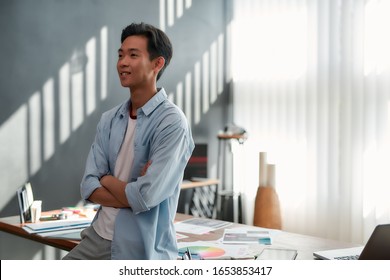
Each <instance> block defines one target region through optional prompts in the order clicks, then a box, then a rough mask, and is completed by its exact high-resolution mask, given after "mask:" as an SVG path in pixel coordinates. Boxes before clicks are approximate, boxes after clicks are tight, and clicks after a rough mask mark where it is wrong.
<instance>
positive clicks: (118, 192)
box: [100, 175, 130, 207]
mask: <svg viewBox="0 0 390 280" xmlns="http://www.w3.org/2000/svg"><path fill="white" fill-rule="evenodd" d="M100 184H101V185H102V186H103V187H104V188H105V189H107V190H108V192H110V193H111V194H112V196H113V197H115V198H116V199H117V200H118V201H119V202H120V203H121V204H123V205H125V207H130V205H129V202H128V201H127V197H126V192H125V188H126V182H123V181H121V180H119V179H117V178H115V177H114V176H112V175H106V176H104V177H102V178H101V179H100Z"/></svg>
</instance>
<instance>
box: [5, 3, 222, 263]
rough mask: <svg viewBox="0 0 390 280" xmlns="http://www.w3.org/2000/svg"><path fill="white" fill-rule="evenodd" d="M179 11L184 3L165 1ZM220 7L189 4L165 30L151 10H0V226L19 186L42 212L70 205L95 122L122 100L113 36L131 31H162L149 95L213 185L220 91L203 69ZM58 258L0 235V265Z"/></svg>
mask: <svg viewBox="0 0 390 280" xmlns="http://www.w3.org/2000/svg"><path fill="white" fill-rule="evenodd" d="M180 2H183V3H185V1H174V3H180ZM163 3H165V5H166V4H167V1H163ZM226 5H227V4H226V2H225V1H224V0H214V1H208V0H193V1H192V5H191V6H190V7H185V6H184V7H183V13H182V15H179V16H178V15H174V16H173V17H172V18H173V20H174V24H173V25H170V24H169V21H168V16H169V15H170V13H169V9H167V7H166V6H165V7H164V6H163V7H164V8H163V9H162V11H165V13H163V14H165V18H164V19H160V15H161V14H162V13H161V11H160V1H159V0H153V1H142V0H111V1H103V0H84V1H77V0H73V1H71V0H69V1H60V0H35V1H29V0H3V1H1V2H0V38H1V39H0V40H1V43H0V61H1V63H0V79H1V82H0V98H1V99H0V158H1V160H0V217H4V216H11V215H17V214H18V211H17V200H16V197H15V191H16V189H17V188H18V187H20V186H21V185H23V184H24V183H25V182H27V181H30V182H31V183H32V186H33V189H34V195H35V199H41V200H43V210H49V209H56V208H61V207H63V206H72V205H75V204H76V203H77V202H78V201H79V200H80V193H79V183H80V179H81V176H82V173H83V171H84V162H85V159H86V156H87V153H88V150H89V147H90V144H91V142H92V140H93V137H94V135H95V128H96V125H97V122H98V120H99V118H100V115H101V114H102V112H104V111H105V110H107V109H109V108H111V107H112V106H114V105H116V104H118V103H120V102H122V101H123V100H124V99H126V98H128V91H127V90H126V89H123V88H121V86H120V85H119V80H118V78H117V74H116V58H117V49H118V47H119V45H120V40H119V36H120V32H121V30H122V28H123V27H125V26H126V25H127V24H129V23H131V22H133V21H136V22H139V21H145V22H148V23H151V24H153V25H156V26H160V24H163V25H164V26H165V27H164V28H165V31H166V32H167V34H168V35H169V36H170V38H171V40H172V43H173V46H174V58H173V60H172V62H171V65H170V66H169V68H168V69H167V70H166V72H165V73H164V75H163V77H162V79H161V81H160V82H159V85H160V86H163V87H164V88H165V89H166V91H167V92H168V93H171V98H173V100H174V101H175V102H177V103H180V104H182V108H183V111H184V112H185V113H186V115H187V116H188V118H189V119H190V121H191V126H192V129H193V135H194V139H195V142H197V143H208V144H209V167H208V168H209V174H210V176H216V167H215V164H216V158H217V145H218V143H217V138H216V135H217V132H218V130H220V129H222V128H223V126H224V125H225V124H226V123H227V122H228V121H229V120H228V118H229V117H228V116H229V112H228V109H227V108H228V104H229V90H228V88H229V87H228V86H227V84H226V81H225V73H224V72H223V71H222V72H221V71H219V70H218V69H217V70H215V68H214V66H213V63H211V61H219V60H218V57H219V58H223V63H225V62H224V61H225V56H226V26H227V24H228V22H229V18H228V16H227V13H226ZM175 10H176V7H175ZM105 32H106V33H105ZM104 34H107V40H105V39H104V38H105V35H104ZM221 36H222V38H223V40H222V41H221V40H219V41H218V38H221ZM105 42H106V43H105ZM221 42H222V44H221ZM91 50H92V51H91ZM102 55H103V59H102ZM104 55H106V59H104ZM207 58H208V59H207ZM105 61H106V63H107V67H105V66H104V65H105ZM207 61H210V64H208V63H207ZM195 65H197V66H195ZM196 67H199V69H200V71H197V70H195V69H197V68H196ZM222 67H223V69H225V67H226V65H225V64H222ZM105 69H106V71H104V70H105ZM205 69H208V70H205ZM64 73H65V74H64ZM197 73H200V75H198V74H197ZM207 73H208V74H207ZM205 74H207V75H206V76H205ZM198 80H199V81H200V82H199V83H198V82H197V81H198ZM104 81H106V86H104V85H105V83H104ZM205 81H206V82H205ZM218 81H222V84H221V83H219V85H220V86H216V85H217V84H218ZM102 83H103V84H102ZM221 86H222V87H221ZM197 88H199V90H197ZM216 90H217V92H216ZM181 91H182V92H183V93H182V94H181V93H180V92H181ZM104 92H107V97H105V98H102V93H104ZM215 92H216V94H214V93H215ZM186 93H188V95H186ZM198 93H200V95H198ZM181 96H183V97H181ZM189 98H190V99H189ZM64 100H65V102H64ZM91 100H92V101H91ZM66 101H67V102H69V103H66ZM67 104H68V105H67ZM91 104H92V106H91ZM196 104H199V107H198V105H196ZM197 108H198V109H197ZM198 116H199V119H198ZM63 253H64V252H61V251H59V250H54V249H53V248H49V247H47V246H43V245H39V244H37V243H34V242H32V241H28V240H25V239H22V238H19V237H13V236H11V235H9V234H7V233H3V232H1V233H0V258H1V259H58V258H61V256H62V255H63Z"/></svg>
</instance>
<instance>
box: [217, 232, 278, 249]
mask: <svg viewBox="0 0 390 280" xmlns="http://www.w3.org/2000/svg"><path fill="white" fill-rule="evenodd" d="M222 242H223V243H235V244H248V243H255V244H263V245H271V235H270V232H269V231H268V230H263V229H258V230H257V229H252V228H251V229H246V228H231V229H230V228H229V229H225V231H224V234H223V237H222Z"/></svg>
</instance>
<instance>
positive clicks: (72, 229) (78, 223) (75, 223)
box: [23, 218, 93, 239]
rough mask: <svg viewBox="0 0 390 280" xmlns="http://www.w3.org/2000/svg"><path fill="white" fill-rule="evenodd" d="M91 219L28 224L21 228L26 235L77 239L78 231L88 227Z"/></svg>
mask: <svg viewBox="0 0 390 280" xmlns="http://www.w3.org/2000/svg"><path fill="white" fill-rule="evenodd" d="M92 219H93V218H76V219H66V220H55V221H44V222H38V223H28V224H25V225H24V226H23V229H24V230H25V231H27V232H28V233H31V234H37V235H40V236H43V237H53V238H67V237H69V238H67V239H79V235H80V231H81V230H83V229H84V228H86V227H88V226H90V225H91V222H92Z"/></svg>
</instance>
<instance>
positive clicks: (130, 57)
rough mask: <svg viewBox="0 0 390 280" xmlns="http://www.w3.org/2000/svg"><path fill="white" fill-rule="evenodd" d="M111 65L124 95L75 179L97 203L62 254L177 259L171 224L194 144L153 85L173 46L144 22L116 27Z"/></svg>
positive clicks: (103, 121)
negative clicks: (93, 214)
mask: <svg viewBox="0 0 390 280" xmlns="http://www.w3.org/2000/svg"><path fill="white" fill-rule="evenodd" d="M121 43H122V44H121V47H120V48H119V50H118V63H117V70H118V74H119V79H120V82H121V84H122V86H123V87H128V88H129V89H130V99H129V100H127V101H126V102H124V103H122V104H121V105H119V106H117V107H115V108H113V109H111V110H109V111H107V112H105V113H104V114H103V115H102V118H101V120H100V122H99V124H98V127H97V133H96V137H95V140H94V142H93V144H92V147H91V150H90V152H89V155H88V159H87V163H86V169H85V173H84V176H83V179H82V182H81V195H82V197H83V198H84V199H86V200H89V201H92V202H94V203H98V204H100V205H101V208H100V209H99V211H98V213H97V214H96V218H95V219H94V221H93V223H92V225H91V227H89V228H87V229H85V230H84V231H83V232H82V240H81V242H80V244H79V245H78V246H76V247H75V248H74V249H73V250H72V251H70V252H69V253H68V255H66V256H65V257H64V259H176V257H177V246H176V234H175V228H174V225H173V221H174V218H175V214H176V208H177V203H178V197H179V193H180V184H181V182H182V177H183V172H184V168H185V166H186V164H187V161H188V159H189V157H190V155H191V153H192V151H193V149H194V143H193V139H192V135H191V130H190V127H189V125H188V123H187V120H186V118H185V116H184V114H183V112H182V111H181V110H180V109H179V108H178V107H177V106H175V105H174V104H172V103H171V102H170V101H169V100H168V99H167V95H166V93H165V91H164V89H162V88H161V89H157V86H156V83H157V80H158V79H159V78H160V76H161V74H162V73H163V71H164V70H165V68H166V66H167V65H168V64H169V62H170V59H171V57H172V46H171V43H170V41H169V39H168V37H167V36H166V34H165V33H164V32H162V31H161V30H159V29H157V28H155V27H153V26H151V25H148V24H144V23H140V24H135V23H133V24H131V25H129V26H127V27H126V28H125V29H124V30H123V31H122V36H121Z"/></svg>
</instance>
